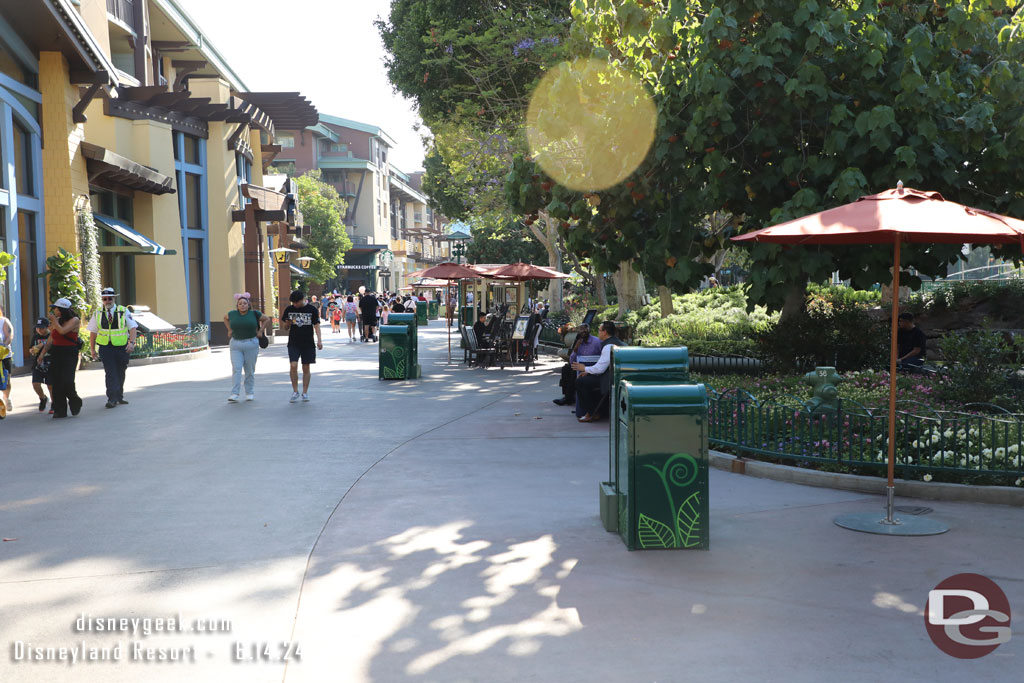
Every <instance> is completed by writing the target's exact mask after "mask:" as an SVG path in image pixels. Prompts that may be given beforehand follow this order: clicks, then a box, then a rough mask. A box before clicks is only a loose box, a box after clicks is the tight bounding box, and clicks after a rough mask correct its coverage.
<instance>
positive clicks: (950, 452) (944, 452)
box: [942, 451, 956, 458]
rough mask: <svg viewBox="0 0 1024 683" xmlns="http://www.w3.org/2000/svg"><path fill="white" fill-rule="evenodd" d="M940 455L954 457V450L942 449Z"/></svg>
mask: <svg viewBox="0 0 1024 683" xmlns="http://www.w3.org/2000/svg"><path fill="white" fill-rule="evenodd" d="M942 457H944V458H953V457H956V452H955V451H943V452H942Z"/></svg>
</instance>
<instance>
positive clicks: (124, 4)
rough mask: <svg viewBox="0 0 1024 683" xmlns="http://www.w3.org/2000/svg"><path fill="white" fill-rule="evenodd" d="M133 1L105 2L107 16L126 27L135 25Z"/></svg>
mask: <svg viewBox="0 0 1024 683" xmlns="http://www.w3.org/2000/svg"><path fill="white" fill-rule="evenodd" d="M134 4H135V3H134V0H107V14H109V15H110V16H112V17H114V18H115V19H117V20H118V21H120V22H121V23H123V24H125V25H126V26H134V25H135V7H134Z"/></svg>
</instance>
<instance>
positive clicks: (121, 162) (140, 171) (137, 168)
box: [81, 142, 175, 194]
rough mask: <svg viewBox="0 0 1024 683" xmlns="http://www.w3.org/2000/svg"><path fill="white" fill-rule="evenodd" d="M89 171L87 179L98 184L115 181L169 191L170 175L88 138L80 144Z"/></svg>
mask: <svg viewBox="0 0 1024 683" xmlns="http://www.w3.org/2000/svg"><path fill="white" fill-rule="evenodd" d="M81 149H82V156H84V157H85V166H86V169H87V170H88V172H89V182H90V183H95V184H97V185H101V186H110V185H116V186H120V187H125V188H128V189H130V190H139V191H141V192H148V193H150V194H173V193H174V191H175V190H174V179H173V178H171V177H169V176H165V175H164V174H162V173H159V172H157V171H155V170H153V169H151V168H149V167H148V166H143V165H142V164H139V163H136V162H134V161H132V160H131V159H128V158H127V157H123V156H121V155H120V154H115V153H114V152H111V151H110V150H109V149H107V148H106V147H100V146H99V145H94V144H92V143H90V142H83V143H82V145H81Z"/></svg>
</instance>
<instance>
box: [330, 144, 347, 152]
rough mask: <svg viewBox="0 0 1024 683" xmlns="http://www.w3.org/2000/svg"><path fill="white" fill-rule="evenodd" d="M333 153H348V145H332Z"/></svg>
mask: <svg viewBox="0 0 1024 683" xmlns="http://www.w3.org/2000/svg"><path fill="white" fill-rule="evenodd" d="M331 151H332V152H347V151H348V144H346V143H344V142H336V143H334V144H333V145H331Z"/></svg>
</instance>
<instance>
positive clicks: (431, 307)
mask: <svg viewBox="0 0 1024 683" xmlns="http://www.w3.org/2000/svg"><path fill="white" fill-rule="evenodd" d="M440 316H441V302H440V301H438V300H437V299H431V300H430V301H428V302H427V317H428V318H430V319H431V320H437V319H438V318H439V317H440Z"/></svg>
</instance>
